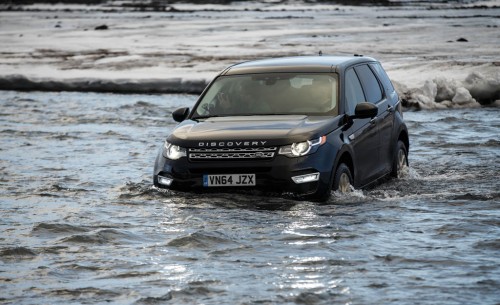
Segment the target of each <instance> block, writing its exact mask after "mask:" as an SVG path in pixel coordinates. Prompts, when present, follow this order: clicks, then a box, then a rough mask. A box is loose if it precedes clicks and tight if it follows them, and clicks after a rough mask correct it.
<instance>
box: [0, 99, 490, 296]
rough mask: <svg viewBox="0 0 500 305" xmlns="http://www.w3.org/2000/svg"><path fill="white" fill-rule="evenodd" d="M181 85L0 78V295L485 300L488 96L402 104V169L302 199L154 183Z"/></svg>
mask: <svg viewBox="0 0 500 305" xmlns="http://www.w3.org/2000/svg"><path fill="white" fill-rule="evenodd" d="M195 100H196V97H195V96H190V95H113V94H89V93H85V94H83V93H37V92H30V93H22V92H14V91H4V92H2V95H1V97H0V140H1V142H0V143H1V146H0V169H1V171H0V173H1V174H0V185H1V189H0V210H1V221H0V303H2V304H450V305H451V304H499V303H500V294H499V288H500V256H499V255H498V253H499V250H500V203H499V202H500V182H499V172H500V162H499V160H500V159H499V157H500V108H498V107H490V108H487V107H485V108H474V109H450V110H434V111H430V110H427V111H418V112H416V111H407V112H405V119H406V121H407V124H408V129H409V131H410V137H411V148H410V165H411V169H410V171H409V173H408V174H407V175H406V177H404V178H402V179H399V180H391V181H388V182H386V183H384V184H381V185H379V186H376V187H375V188H373V189H370V190H356V191H355V192H353V193H352V194H350V195H338V194H332V196H331V198H330V200H329V201H328V202H327V203H326V204H317V203H312V202H304V201H294V200H291V199H287V198H286V197H285V198H282V197H279V196H267V195H264V194H259V193H238V194H207V195H200V194H184V193H172V192H168V191H167V192H165V191H160V190H156V189H154V188H153V187H152V186H151V176H152V170H153V162H154V158H155V156H156V153H157V151H158V149H159V147H160V145H161V144H162V142H163V140H164V138H165V137H166V135H167V134H168V133H169V131H170V130H171V129H172V128H173V127H174V126H175V122H173V120H172V119H171V118H170V112H171V111H172V110H174V109H176V108H177V107H180V106H184V105H192V104H193V103H194V101H195Z"/></svg>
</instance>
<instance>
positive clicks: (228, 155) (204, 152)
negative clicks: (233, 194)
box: [188, 147, 278, 160]
mask: <svg viewBox="0 0 500 305" xmlns="http://www.w3.org/2000/svg"><path fill="white" fill-rule="evenodd" d="M277 149H278V148H277V147H252V148H250V147H247V148H189V149H188V152H189V154H188V156H189V159H190V160H212V159H271V158H273V157H274V156H275V154H276V151H277Z"/></svg>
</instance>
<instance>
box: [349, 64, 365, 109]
mask: <svg viewBox="0 0 500 305" xmlns="http://www.w3.org/2000/svg"><path fill="white" fill-rule="evenodd" d="M345 99H346V109H345V113H347V114H354V108H356V105H357V104H359V103H362V102H365V96H364V94H363V89H362V88H361V83H360V82H359V79H358V76H357V75H356V73H355V72H354V70H353V69H349V70H347V72H346V73H345Z"/></svg>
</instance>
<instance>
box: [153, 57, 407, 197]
mask: <svg viewBox="0 0 500 305" xmlns="http://www.w3.org/2000/svg"><path fill="white" fill-rule="evenodd" d="M172 115H173V118H174V120H175V121H177V122H181V123H180V124H179V125H178V126H177V127H176V128H175V129H174V130H173V132H172V133H171V134H170V135H169V136H168V137H167V139H166V141H165V143H164V144H163V146H162V149H161V150H160V152H159V154H158V157H157V159H156V164H155V168H154V177H153V179H154V185H155V186H157V187H160V188H169V189H173V190H184V191H186V190H196V189H198V190H200V189H201V190H202V189H204V188H205V189H219V190H221V189H224V190H228V188H258V189H263V190H272V191H277V192H287V193H293V194H296V195H299V196H300V197H305V198H308V199H313V200H318V201H324V200H326V199H328V197H329V196H330V191H331V190H338V191H341V192H347V191H349V190H350V189H351V185H352V186H354V187H356V188H358V187H364V186H367V185H369V184H372V183H373V182H375V181H377V180H378V179H380V178H383V177H386V176H388V175H392V176H395V177H397V176H399V175H400V174H401V173H402V170H403V169H404V168H406V167H407V165H408V148H409V140H408V131H407V128H406V125H405V123H404V122H403V115H402V110H401V103H400V101H399V98H398V95H397V94H396V92H395V90H394V87H393V86H392V83H391V81H390V80H389V78H388V77H387V74H386V73H385V71H384V69H383V68H382V66H381V65H380V63H379V62H378V61H376V60H374V59H372V58H368V57H363V56H357V55H355V56H352V57H337V56H299V57H287V58H275V59H266V60H257V61H250V62H244V63H240V64H236V65H233V66H230V67H228V68H227V69H225V70H224V71H222V72H221V73H220V74H219V75H218V76H217V77H216V78H215V79H214V80H213V81H212V82H211V83H210V84H209V85H208V86H207V88H206V89H205V90H204V92H203V93H202V94H201V96H200V98H199V99H198V101H197V103H196V104H195V106H194V108H193V110H191V111H190V110H189V108H180V109H177V110H176V111H174V112H173V113H172Z"/></svg>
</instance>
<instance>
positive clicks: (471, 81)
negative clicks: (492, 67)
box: [394, 72, 500, 109]
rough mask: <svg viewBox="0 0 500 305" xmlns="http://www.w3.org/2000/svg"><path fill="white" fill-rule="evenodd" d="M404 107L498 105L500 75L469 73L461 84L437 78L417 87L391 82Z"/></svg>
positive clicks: (429, 107) (440, 107) (438, 107)
mask: <svg viewBox="0 0 500 305" xmlns="http://www.w3.org/2000/svg"><path fill="white" fill-rule="evenodd" d="M394 83H395V87H396V90H397V91H398V94H399V95H400V97H401V98H402V100H403V105H404V106H405V107H408V108H415V109H442V108H474V107H479V106H481V105H491V106H499V105H500V101H499V100H500V73H497V74H496V75H493V76H485V75H483V74H481V73H480V72H473V73H471V74H469V75H468V76H467V77H466V78H465V80H464V81H462V82H461V81H457V80H453V79H446V78H444V77H438V78H435V79H432V80H427V81H426V82H425V84H424V85H423V86H422V87H420V88H408V87H406V86H404V85H403V84H401V83H398V82H397V81H395V82H394Z"/></svg>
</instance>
